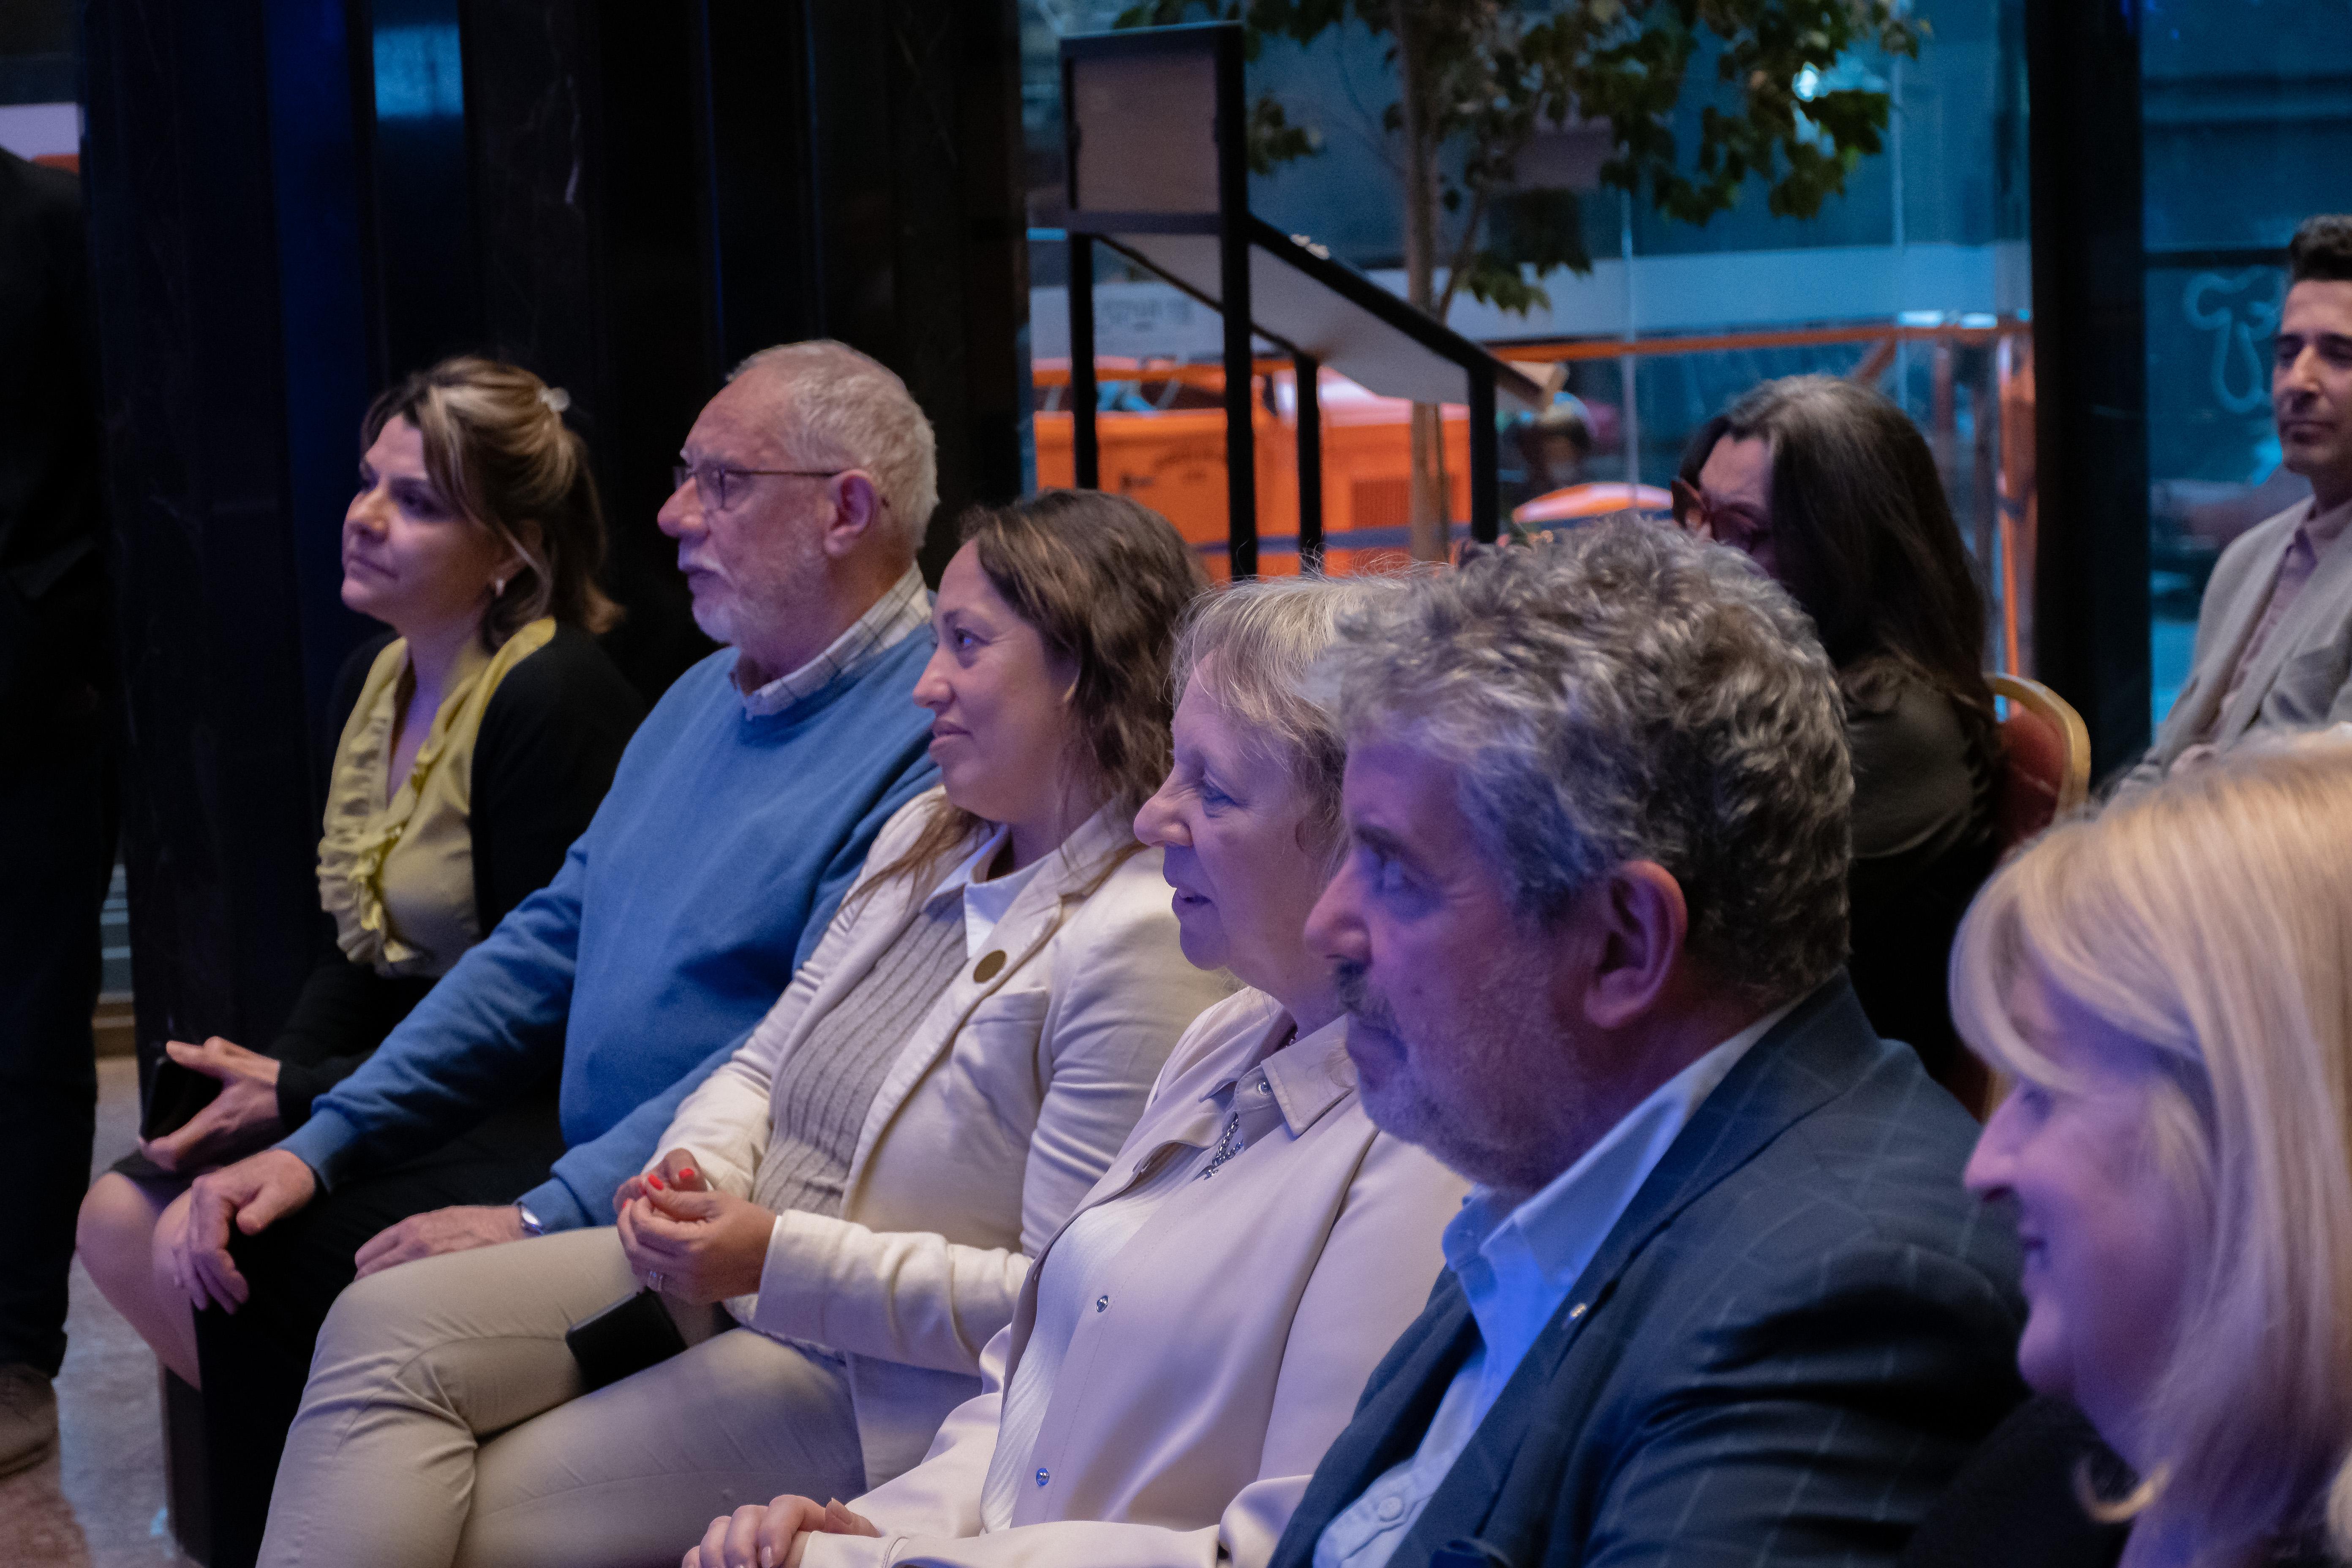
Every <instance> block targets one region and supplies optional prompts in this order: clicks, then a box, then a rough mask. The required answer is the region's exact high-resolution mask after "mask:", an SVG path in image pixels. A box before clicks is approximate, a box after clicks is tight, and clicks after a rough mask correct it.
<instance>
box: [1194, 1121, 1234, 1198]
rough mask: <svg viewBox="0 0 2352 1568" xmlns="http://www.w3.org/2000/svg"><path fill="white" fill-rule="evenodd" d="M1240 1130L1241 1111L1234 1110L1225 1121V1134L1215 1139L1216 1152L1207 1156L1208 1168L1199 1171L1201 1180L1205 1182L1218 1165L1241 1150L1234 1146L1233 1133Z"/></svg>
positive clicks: (1215, 1171) (1214, 1172) (1213, 1173)
mask: <svg viewBox="0 0 2352 1568" xmlns="http://www.w3.org/2000/svg"><path fill="white" fill-rule="evenodd" d="M1241 1130H1242V1113H1241V1112H1240V1111H1238V1110H1236V1111H1234V1113H1233V1116H1232V1117H1231V1118H1230V1119H1229V1120H1227V1121H1226V1122H1225V1135H1224V1136H1223V1137H1222V1138H1220V1139H1218V1140H1217V1152H1215V1153H1213V1154H1212V1155H1210V1156H1209V1168H1208V1169H1207V1170H1205V1171H1202V1173H1201V1179H1202V1181H1204V1182H1205V1181H1207V1180H1208V1179H1209V1178H1210V1177H1211V1176H1213V1175H1215V1174H1216V1173H1217V1167H1218V1166H1220V1165H1222V1164H1223V1163H1225V1162H1226V1161H1228V1160H1230V1159H1232V1158H1233V1157H1234V1155H1236V1154H1238V1153H1240V1152H1241V1151H1240V1150H1239V1149H1237V1148H1235V1147H1234V1134H1235V1133H1237V1132H1239V1131H1241Z"/></svg>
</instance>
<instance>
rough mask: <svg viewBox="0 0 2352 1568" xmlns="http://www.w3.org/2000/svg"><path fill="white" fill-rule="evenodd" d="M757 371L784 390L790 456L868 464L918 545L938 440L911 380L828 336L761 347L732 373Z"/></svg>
mask: <svg viewBox="0 0 2352 1568" xmlns="http://www.w3.org/2000/svg"><path fill="white" fill-rule="evenodd" d="M754 370H760V371H765V372H767V373H769V374H771V375H772V376H773V377H774V378H775V383H776V385H777V386H778V387H779V388H780V389H781V390H782V393H783V396H784V408H785V414H784V418H785V421H786V426H787V429H788V434H787V435H786V437H785V443H786V445H787V447H789V448H790V449H791V450H792V452H793V461H795V462H803V463H806V464H808V465H809V466H810V467H812V468H827V467H841V468H862V469H863V470H865V471H866V473H867V474H868V475H870V476H872V478H873V480H874V489H875V493H876V494H877V495H879V496H880V497H881V498H882V500H883V501H884V503H885V504H886V505H887V506H888V508H889V509H890V517H891V521H893V522H895V523H896V524H897V525H898V528H899V529H900V530H901V535H900V537H901V538H902V539H903V540H904V542H905V543H906V545H907V548H908V549H909V550H916V549H919V548H921V546H922V542H923V534H924V531H926V530H927V529H929V527H930V523H931V513H932V512H933V511H934V510H937V509H938V507H939V504H940V480H939V443H938V440H937V438H936V437H934V436H933V435H932V433H931V422H930V421H929V419H927V418H925V417H924V416H923V410H922V406H921V405H919V404H918V403H917V402H916V401H915V396H914V394H912V393H910V392H908V390H907V384H906V383H905V382H903V381H901V380H899V379H898V375H897V374H896V373H894V372H893V371H892V370H891V369H890V367H889V366H887V365H886V364H884V363H882V362H881V361H880V360H877V359H875V358H872V357H871V356H869V355H866V354H862V353H858V352H857V351H856V349H854V348H851V347H850V346H849V345H848V344H847V343H843V342H835V341H834V340H832V339H831V338H813V339H811V340H810V341H809V342H801V343H779V344H777V345H776V346H775V347H774V348H768V349H761V351H760V352H759V353H755V354H752V355H751V356H750V357H749V358H747V359H746V360H744V362H743V363H740V364H739V365H737V366H736V367H735V368H734V369H733V370H731V371H730V372H728V374H727V379H728V380H729V381H733V380H734V379H736V377H738V376H740V375H742V374H746V373H747V372H750V371H754Z"/></svg>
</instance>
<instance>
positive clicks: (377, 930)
mask: <svg viewBox="0 0 2352 1568" xmlns="http://www.w3.org/2000/svg"><path fill="white" fill-rule="evenodd" d="M554 635H555V621H554V618H553V617H552V616H548V617H543V618H541V619H540V620H536V621H533V622H531V623H530V625H529V626H524V627H523V628H522V629H521V630H520V631H518V632H517V633H515V635H514V636H512V637H509V638H508V639H507V640H506V642H505V643H504V644H503V645H501V646H500V647H499V650H498V651H497V652H496V653H489V652H487V651H485V650H484V649H483V647H482V646H481V644H480V642H479V641H478V640H469V641H468V642H467V645H466V651H465V653H464V654H462V655H461V656H460V658H459V662H458V666H457V671H456V674H455V677H454V679H452V680H451V681H450V684H449V690H448V693H447V695H446V696H444V697H443V698H442V700H441V707H440V710H439V711H437V712H436V713H435V714H434V715H433V727H432V729H431V730H429V731H426V733H425V744H424V745H423V746H421V747H419V748H418V749H417V752H416V761H415V764H414V765H413V766H412V767H411V768H410V769H409V772H408V777H407V778H405V779H404V780H403V781H401V784H400V787H399V789H398V790H396V791H390V790H388V788H387V786H388V784H389V783H390V780H389V777H388V771H389V769H390V767H391V765H392V752H393V728H394V721H395V720H396V719H397V718H398V716H399V713H400V702H401V688H402V686H403V684H404V681H405V679H407V676H408V644H407V642H406V640H405V639H404V638H398V637H395V638H394V639H393V641H392V643H391V644H390V645H389V646H388V647H385V648H384V650H383V652H382V653H380V654H378V655H377V656H376V659H375V663H374V664H373V665H372V666H371V667H370V668H369V669H368V674H367V680H366V682H365V683H364V684H363V685H362V687H361V688H360V695H359V700H358V701H357V702H355V703H354V704H352V716H351V718H350V719H349V720H348V721H346V722H345V723H344V725H343V733H342V739H341V741H340V742H338V743H337V744H336V747H335V764H334V771H333V773H332V774H331V776H330V777H329V779H328V783H327V815H326V833H325V836H324V837H321V838H320V840H319V900H320V903H321V904H323V905H324V906H325V908H326V910H327V913H328V914H330V915H331V916H333V917H334V921H335V940H336V942H338V943H339V944H340V945H341V948H342V950H343V955H344V956H345V957H347V958H349V959H350V960H351V961H352V963H367V964H372V965H373V966H374V968H375V971H376V973H379V974H384V975H426V976H438V975H441V974H444V973H447V972H448V970H449V967H450V966H451V965H452V964H454V963H457V959H458V955H459V954H461V953H463V952H465V951H466V950H467V948H469V947H471V946H472V945H473V944H474V943H475V942H478V941H479V940H481V935H482V932H481V922H480V920H479V917H478V913H477V911H476V909H475V904H474V843H473V828H472V822H471V817H472V804H473V802H472V795H473V773H474V742H475V741H476V739H477V738H478V735H479V734H480V732H481V728H482V715H483V714H484V713H486V712H488V710H489V706H490V698H491V697H492V696H493V695H494V694H495V693H496V692H497V691H498V689H499V681H501V680H503V679H506V674H507V672H508V671H509V670H510V669H512V668H514V667H515V666H516V665H518V664H520V663H521V662H522V661H523V660H524V659H526V658H530V656H531V655H532V654H534V653H536V652H538V651H539V650H540V649H541V648H542V647H546V646H547V643H548V639H550V638H551V637H554ZM387 794H389V796H390V798H389V799H387V798H386V796H387Z"/></svg>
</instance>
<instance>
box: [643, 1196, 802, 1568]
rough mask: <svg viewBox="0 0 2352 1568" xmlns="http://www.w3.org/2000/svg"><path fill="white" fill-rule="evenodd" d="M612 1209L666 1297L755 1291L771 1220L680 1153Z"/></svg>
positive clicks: (699, 1298)
mask: <svg viewBox="0 0 2352 1568" xmlns="http://www.w3.org/2000/svg"><path fill="white" fill-rule="evenodd" d="M613 1210H614V1215H615V1218H616V1221H617V1223H618V1225H619V1227H620V1233H621V1250H622V1251H623V1252H624V1253H625V1254H626V1255H627V1257H628V1259H629V1268H630V1271H631V1272H633V1273H634V1274H635V1275H636V1277H637V1278H638V1279H642V1280H644V1281H645V1282H646V1284H648V1285H650V1286H652V1287H654V1288H655V1289H657V1290H660V1291H662V1292H663V1293H664V1294H666V1295H670V1296H675V1297H677V1299H678V1300H682V1301H692V1302H696V1303H709V1302H712V1301H724V1300H727V1299H728V1298H729V1297H730V1296H748V1295H750V1294H751V1293H752V1292H753V1291H756V1290H757V1289H759V1288H760V1274H761V1270H762V1269H764V1268H766V1267H767V1263H768V1238H769V1237H770V1236H771V1235H772V1234H773V1232H774V1230H775V1228H776V1216H775V1215H774V1214H772V1213H771V1212H770V1211H769V1210H767V1209H763V1208H761V1206H760V1205H757V1204H755V1203H751V1202H750V1201H748V1200H747V1199H743V1198H739V1197H737V1196H735V1195H734V1194H732V1193H721V1192H715V1191H713V1190H712V1189H711V1186H710V1184H709V1183H708V1182H707V1181H705V1180H704V1179H703V1177H702V1173H701V1172H699V1171H698V1170H696V1169H695V1168H694V1156H693V1155H691V1154H689V1153H688V1152H686V1151H685V1150H683V1149H673V1150H671V1151H670V1152H668V1153H667V1154H665V1155H663V1156H662V1158H661V1163H659V1164H657V1165H656V1166H655V1167H654V1168H653V1169H652V1170H650V1171H647V1172H646V1173H644V1174H643V1175H639V1176H632V1177H630V1178H629V1179H628V1180H627V1181H625V1182H623V1183H622V1184H620V1186H619V1188H618V1189H617V1190H615V1191H614V1194H613ZM746 1561H748V1559H747V1560H746Z"/></svg>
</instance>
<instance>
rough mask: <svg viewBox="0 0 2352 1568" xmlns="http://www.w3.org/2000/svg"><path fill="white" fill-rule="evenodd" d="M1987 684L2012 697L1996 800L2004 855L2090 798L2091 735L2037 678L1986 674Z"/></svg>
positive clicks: (1996, 819)
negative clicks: (2029, 678)
mask: <svg viewBox="0 0 2352 1568" xmlns="http://www.w3.org/2000/svg"><path fill="white" fill-rule="evenodd" d="M1985 684H1986V685H1988V686H1990V687H1991V688H1992V691H1993V695H1994V696H1996V697H2006V698H2008V699H2009V717H2008V718H2006V719H2004V720H2002V721H2001V723H2000V739H2001V748H2002V752H2003V758H2002V763H2001V776H2000V781H1999V783H1998V784H1996V785H1995V786H1994V798H1993V833H1994V836H1995V837H1997V838H1998V839H1999V840H2000V847H2001V850H2002V852H2003V853H2006V852H2008V851H2009V850H2011V849H2012V848H2015V847H2017V846H2018V845H2020V844H2022V843H2024V842H2025V841H2026V840H2027V839H2029V838H2031V837H2033V836H2034V835H2035V834H2037V833H2039V832H2041V831H2042V829H2043V828H2045V827H2047V826H2050V825H2051V823H2053V822H2054V821H2056V820H2057V818H2058V817H2059V816H2061V815H2062V814H2063V813H2065V812H2069V811H2072V810H2074V808H2075V807H2076V806H2078V805H2082V804H2083V802H2084V800H2086V799H2088V798H2089V797H2090V794H2091V731H2090V730H2089V729H2088V727H2086V726H2085V725H2084V722H2083V716H2082V715H2081V714H2080V713H2077V712H2075V711H2074V705H2073V704H2072V703H2070V702H2068V701H2067V700H2065V699H2064V698H2063V697H2061V696H2059V695H2058V694H2057V693H2056V692H2054V691H2053V690H2051V689H2049V688H2048V687H2046V686H2044V685H2042V683H2041V682H2040V681H2038V680H2028V679H2025V678H2024V677H2022V676H2016V675H1987V676H1986V677H1985Z"/></svg>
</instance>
